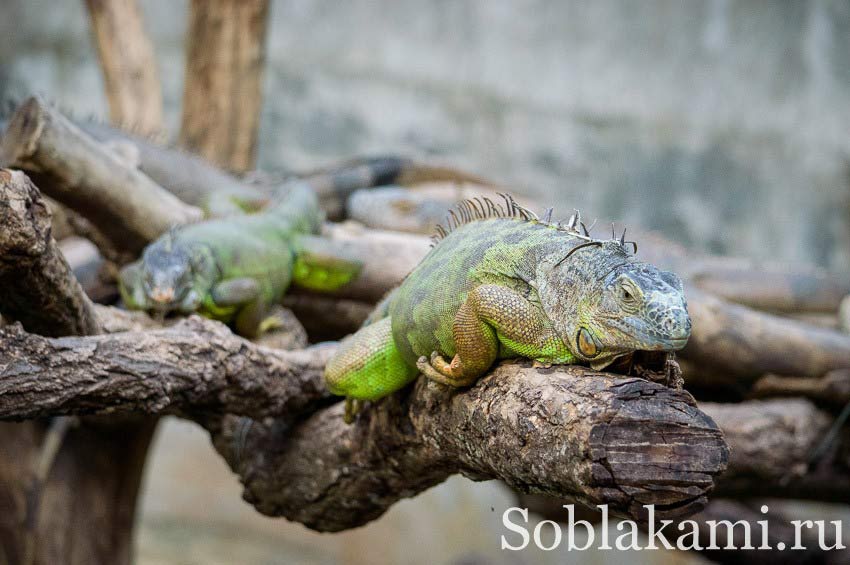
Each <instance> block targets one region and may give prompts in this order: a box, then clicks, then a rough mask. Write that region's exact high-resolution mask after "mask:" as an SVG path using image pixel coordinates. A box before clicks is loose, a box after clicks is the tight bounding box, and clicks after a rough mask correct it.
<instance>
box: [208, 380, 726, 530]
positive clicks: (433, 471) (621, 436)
mask: <svg viewBox="0 0 850 565" xmlns="http://www.w3.org/2000/svg"><path fill="white" fill-rule="evenodd" d="M342 412H343V410H342V406H341V405H340V404H336V405H334V406H332V407H330V408H326V409H324V410H322V411H319V412H318V413H316V414H314V415H313V416H311V417H310V418H309V419H307V420H306V421H304V422H303V423H301V424H300V425H298V426H297V427H295V428H294V429H291V430H287V431H286V433H282V432H283V431H284V429H283V427H281V426H277V425H274V424H273V425H271V426H270V427H262V426H259V425H255V426H253V427H252V428H251V430H250V432H249V433H248V434H247V439H246V442H245V445H244V448H242V449H240V450H239V451H240V452H241V458H238V460H237V457H236V455H235V451H236V450H237V447H239V440H238V436H237V437H234V436H235V435H236V434H235V432H234V430H232V429H231V430H230V431H229V432H225V433H223V434H221V435H220V436H219V437H218V439H217V440H216V445H217V447H218V449H219V450H220V451H221V452H222V453H223V454H224V455H225V458H226V459H228V461H230V462H231V464H232V465H234V466H235V468H236V469H237V471H238V472H239V473H240V474H241V475H242V478H243V482H244V484H245V489H246V492H245V497H246V500H248V501H249V502H251V503H252V504H254V505H255V506H256V507H257V509H258V510H259V511H260V512H262V513H264V514H268V515H274V516H278V515H279V516H285V517H286V518H288V519H290V520H295V521H298V522H301V523H303V524H305V525H307V526H308V527H310V528H313V529H316V530H321V531H338V530H343V529H347V528H352V527H356V526H360V525H363V524H365V523H367V522H369V521H371V520H374V519H375V518H377V517H378V516H380V515H381V514H382V513H383V512H384V511H386V510H387V508H389V507H390V506H391V505H392V504H394V503H395V502H396V501H398V500H399V499H400V498H404V497H410V496H414V495H415V494H417V493H419V492H421V491H422V490H425V489H427V488H429V487H431V486H433V485H435V484H437V483H439V482H441V481H443V480H444V479H445V478H446V477H448V476H449V475H451V474H454V473H463V474H465V475H467V476H468V477H470V478H474V479H477V480H484V479H492V478H498V479H501V480H503V481H505V482H507V483H508V484H509V485H511V486H513V487H514V488H516V489H518V490H522V491H532V492H543V493H548V494H557V495H559V496H565V497H570V498H572V499H575V500H578V501H581V502H583V503H585V504H597V503H607V504H610V505H611V509H612V511H613V512H616V513H620V514H624V515H628V516H632V517H639V516H640V515H641V512H642V511H643V509H642V508H641V507H640V505H642V504H650V503H655V504H659V505H664V506H665V510H664V511H663V513H664V514H665V515H682V514H687V513H689V512H694V511H696V510H697V509H699V508H701V507H702V505H703V504H704V503H705V496H706V494H707V493H708V492H709V491H710V490H711V484H712V481H713V477H714V476H715V475H716V474H717V473H720V472H721V471H722V470H723V468H724V467H725V462H726V458H727V452H726V446H725V444H724V442H723V439H722V435H721V434H720V432H719V431H718V430H717V428H716V427H715V425H714V423H713V422H712V421H711V420H710V419H708V418H706V417H705V416H704V415H702V414H701V413H700V412H699V410H697V409H696V407H695V405H694V402H693V399H692V398H691V397H690V395H688V394H687V393H683V392H681V391H675V390H672V389H669V388H666V387H664V386H661V385H657V384H654V383H650V382H648V381H643V380H640V379H634V378H624V377H619V376H616V375H608V374H600V373H593V372H592V371H589V370H588V369H584V368H580V367H558V368H556V369H555V368H553V369H534V368H531V367H530V366H528V365H527V364H503V365H501V366H499V367H498V368H497V369H495V370H494V371H493V373H492V374H491V375H490V376H488V377H485V378H484V379H482V380H480V381H479V382H478V383H477V384H476V385H475V386H473V387H472V388H471V389H468V390H465V391H462V392H456V391H450V390H447V389H445V388H443V387H440V386H438V385H435V384H430V383H429V382H427V381H426V380H424V379H420V380H419V381H418V382H417V383H416V385H415V386H414V387H413V389H412V390H409V391H405V392H404V393H401V394H399V395H396V396H393V397H390V398H389V399H386V400H384V401H382V402H381V403H379V404H377V405H376V406H373V407H372V408H371V409H370V410H368V411H366V412H364V413H363V414H362V415H361V417H360V418H359V419H358V420H357V421H356V422H355V423H354V424H353V425H351V426H347V425H345V424H344V423H343V421H342Z"/></svg>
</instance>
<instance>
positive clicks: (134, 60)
mask: <svg viewBox="0 0 850 565" xmlns="http://www.w3.org/2000/svg"><path fill="white" fill-rule="evenodd" d="M86 5H87V6H88V12H89V17H90V19H91V25H92V31H93V35H94V39H95V45H96V46H97V54H98V57H99V58H100V67H101V69H102V70H103V81H104V84H105V87H106V96H107V98H108V100H109V118H110V119H111V120H112V122H113V123H115V124H118V125H121V126H125V127H128V126H129V127H131V128H133V129H134V130H136V131H138V132H140V133H150V134H153V133H158V132H159V131H161V129H162V90H161V88H160V82H159V73H158V72H157V65H156V57H155V56H154V50H153V45H152V44H151V42H150V40H149V39H148V36H147V34H146V33H145V28H144V22H143V21H142V14H141V12H140V11H139V7H138V6H137V5H136V1H135V0H86Z"/></svg>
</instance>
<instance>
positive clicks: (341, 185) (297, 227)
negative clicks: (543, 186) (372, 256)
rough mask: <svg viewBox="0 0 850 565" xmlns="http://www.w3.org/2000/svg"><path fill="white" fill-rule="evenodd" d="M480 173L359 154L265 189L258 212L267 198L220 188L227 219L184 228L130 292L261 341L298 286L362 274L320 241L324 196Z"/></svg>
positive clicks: (146, 304)
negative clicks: (272, 313)
mask: <svg viewBox="0 0 850 565" xmlns="http://www.w3.org/2000/svg"><path fill="white" fill-rule="evenodd" d="M148 150H149V151H152V150H151V149H150V148H148ZM155 155H158V154H155ZM476 178H477V177H474V176H472V175H466V174H465V173H462V172H460V171H456V170H454V169H447V168H442V167H437V166H432V165H428V164H421V163H417V162H415V161H412V160H409V159H404V158H399V157H375V158H364V159H356V160H353V161H350V162H349V163H347V164H345V165H344V166H342V167H338V168H335V169H332V170H328V171H324V172H318V173H315V174H312V175H310V176H309V177H307V178H303V179H299V180H293V181H290V182H288V183H285V184H284V185H283V187H281V188H279V189H278V190H277V194H276V195H271V196H270V195H268V194H266V195H264V198H265V200H266V201H268V200H271V201H272V202H273V204H270V205H268V206H267V207H265V208H263V209H262V210H261V211H260V212H256V213H253V214H246V213H245V212H246V211H249V210H251V209H256V207H257V205H258V204H259V201H258V200H256V198H255V197H256V196H257V194H255V193H254V192H251V191H248V192H238V191H234V190H231V189H227V190H225V189H219V190H215V191H213V192H214V195H215V202H216V205H215V206H214V207H213V208H214V209H215V210H217V213H219V214H222V215H224V216H225V217H222V218H218V219H211V220H206V221H203V222H199V223H196V224H190V225H186V226H181V227H178V228H175V229H174V230H173V231H172V232H170V233H167V234H164V235H163V236H162V237H160V238H159V239H158V240H156V241H154V242H153V243H151V244H150V245H148V246H147V247H146V248H145V250H144V252H143V254H142V257H141V259H140V260H138V261H136V262H135V263H132V264H130V265H128V266H127V267H125V268H124V269H123V270H122V272H121V276H120V280H119V289H120V291H121V296H122V298H123V301H124V304H125V305H126V306H127V307H128V308H130V309H136V310H148V311H155V312H173V311H176V312H180V313H183V314H190V313H193V312H197V313H199V314H201V315H204V316H206V317H209V318H213V319H216V320H220V321H223V322H226V323H230V324H232V325H233V327H234V329H236V331H237V332H239V333H240V334H242V335H245V336H248V337H253V336H256V335H258V334H259V333H262V332H263V331H264V330H265V329H266V328H267V327H268V324H269V323H272V322H273V319H271V318H269V317H268V314H269V311H270V310H271V308H272V307H273V306H274V305H275V304H277V303H278V302H279V301H280V299H281V298H282V296H283V294H284V292H285V291H286V289H287V288H288V287H289V285H290V283H291V284H294V285H296V286H300V287H302V288H307V289H310V290H316V291H327V290H334V289H336V288H339V287H340V286H342V285H344V284H346V283H347V282H349V281H350V280H351V279H352V278H354V277H355V276H356V275H357V273H358V272H359V270H360V265H359V263H356V262H353V261H351V260H349V259H347V258H346V257H341V256H339V255H336V254H335V253H333V252H329V251H328V248H327V246H326V245H325V242H324V240H323V239H322V238H320V237H318V235H317V234H318V232H319V230H320V228H321V225H322V221H323V219H324V214H323V213H322V210H321V209H320V203H319V197H318V196H317V194H323V193H325V194H330V193H339V194H347V193H348V192H350V191H351V190H354V189H356V188H359V187H370V186H375V185H381V184H387V183H398V182H420V181H423V180H434V179H437V180H446V181H458V182H464V181H471V180H474V179H476ZM207 204H210V202H207Z"/></svg>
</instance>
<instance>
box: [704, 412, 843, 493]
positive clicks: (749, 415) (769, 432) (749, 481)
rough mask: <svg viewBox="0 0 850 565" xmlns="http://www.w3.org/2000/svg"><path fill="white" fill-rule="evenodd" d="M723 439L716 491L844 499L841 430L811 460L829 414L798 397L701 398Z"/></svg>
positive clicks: (830, 421)
mask: <svg viewBox="0 0 850 565" xmlns="http://www.w3.org/2000/svg"><path fill="white" fill-rule="evenodd" d="M699 406H700V408H701V409H703V410H704V411H705V412H706V413H707V414H708V415H710V416H711V417H712V418H713V419H714V421H715V422H717V425H718V426H719V427H720V429H722V430H723V434H724V436H725V437H726V440H727V441H728V442H729V447H730V455H729V466H728V468H727V470H726V472H725V473H724V474H723V475H722V476H721V477H719V478H718V480H717V489H716V494H717V496H726V497H731V498H740V497H774V498H799V499H808V500H822V501H826V502H843V503H848V502H850V473H848V470H850V459H848V455H847V453H848V452H847V449H848V447H850V444H849V443H848V437H847V434H846V433H842V434H841V435H840V436H839V437H838V438H837V439H836V441H835V442H834V444H833V445H828V446H827V447H829V448H830V449H828V450H827V451H826V452H825V454H824V455H823V456H822V457H821V458H819V459H816V458H815V457H814V455H815V453H816V450H817V449H818V448H819V447H821V445H822V443H823V441H824V439H825V437H826V433H827V430H828V429H829V428H830V426H831V424H832V422H833V419H834V418H833V417H832V416H831V415H830V414H828V413H826V412H824V411H822V410H819V409H818V408H817V407H816V406H815V405H814V404H813V403H812V402H811V401H809V400H805V399H802V398H789V399H773V400H752V401H748V402H741V403H736V404H714V403H708V402H703V403H700V405H699Z"/></svg>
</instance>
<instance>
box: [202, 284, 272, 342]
mask: <svg viewBox="0 0 850 565" xmlns="http://www.w3.org/2000/svg"><path fill="white" fill-rule="evenodd" d="M210 297H211V298H212V301H213V304H214V307H215V308H222V309H227V308H231V307H236V308H237V311H236V316H235V318H234V320H233V326H234V328H235V329H236V331H237V332H238V333H239V335H243V336H245V337H249V338H253V337H257V336H258V335H261V334H262V333H264V332H266V331H268V330H270V329H273V328H274V325H275V323H279V321H278V320H277V319H276V318H275V317H273V316H269V313H270V312H271V308H272V306H273V304H270V303H269V300H268V299H266V298H265V297H264V296H263V293H262V288H261V287H260V284H259V283H258V282H257V281H256V280H255V279H252V278H249V277H243V278H237V279H229V280H225V281H222V282H220V283H218V284H217V285H215V286H214V287H213V289H212V291H211V292H210Z"/></svg>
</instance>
